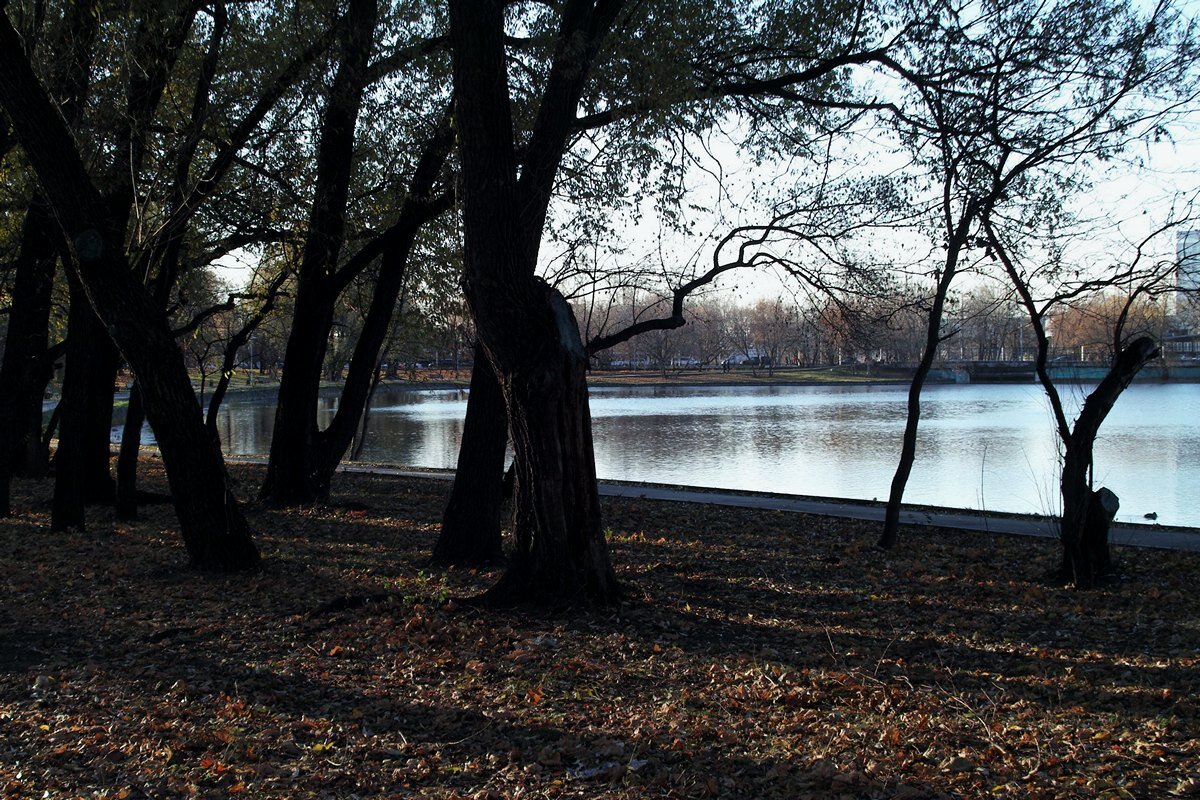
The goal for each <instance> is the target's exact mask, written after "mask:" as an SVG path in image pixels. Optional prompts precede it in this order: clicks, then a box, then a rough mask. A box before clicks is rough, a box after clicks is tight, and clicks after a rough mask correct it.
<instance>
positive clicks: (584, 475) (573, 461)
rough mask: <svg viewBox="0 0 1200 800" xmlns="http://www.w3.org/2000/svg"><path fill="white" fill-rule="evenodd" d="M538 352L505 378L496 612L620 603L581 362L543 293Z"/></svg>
mask: <svg viewBox="0 0 1200 800" xmlns="http://www.w3.org/2000/svg"><path fill="white" fill-rule="evenodd" d="M544 291H545V306H544V308H543V309H541V310H540V311H541V313H540V314H539V316H541V317H542V320H541V323H542V325H543V326H544V329H543V336H542V337H539V341H540V343H541V346H540V347H538V348H537V354H536V356H535V357H534V358H532V359H530V361H529V362H528V364H527V368H528V370H529V371H528V372H524V371H522V372H520V373H515V374H510V375H508V376H507V377H505V378H503V379H502V380H503V381H504V382H503V384H502V388H503V390H504V395H505V399H506V405H507V407H508V417H509V422H510V424H511V427H512V438H513V450H514V451H515V452H514V462H513V463H514V464H515V465H516V470H517V475H516V487H515V489H516V491H515V497H514V506H515V515H514V526H513V551H512V558H511V559H510V562H509V567H508V569H507V571H506V572H505V573H504V575H503V577H501V579H500V581H499V582H498V583H497V584H496V585H495V586H493V587H492V588H491V589H490V590H488V592H487V593H486V594H485V595H484V597H483V598H482V599H483V602H484V603H486V604H489V605H495V606H509V605H514V604H519V603H535V604H538V605H560V604H561V605H577V604H583V603H592V604H600V605H603V604H610V603H614V602H616V601H618V600H619V599H620V596H621V591H620V587H619V586H618V584H617V579H616V575H615V573H614V572H613V569H612V565H611V563H610V562H609V558H608V549H607V546H606V544H605V541H604V532H603V530H602V529H601V516H600V495H599V490H598V487H597V484H596V463H595V457H594V454H593V446H592V425H591V411H590V409H589V407H588V391H587V355H586V353H585V351H584V347H583V342H582V341H581V340H580V338H579V331H578V328H577V327H576V323H575V319H574V316H573V315H572V313H571V308H570V306H569V305H568V304H567V301H566V300H565V299H564V298H563V296H562V295H561V294H559V293H558V291H556V290H555V289H553V288H551V287H549V286H545V287H544Z"/></svg>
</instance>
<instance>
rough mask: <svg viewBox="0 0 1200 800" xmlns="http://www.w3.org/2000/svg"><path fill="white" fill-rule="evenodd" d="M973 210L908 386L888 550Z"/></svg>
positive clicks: (949, 256) (887, 522) (886, 529)
mask: <svg viewBox="0 0 1200 800" xmlns="http://www.w3.org/2000/svg"><path fill="white" fill-rule="evenodd" d="M974 218H975V214H974V210H972V209H970V208H968V209H967V210H966V211H964V213H963V215H962V216H961V217H960V218H959V221H958V224H957V225H956V226H955V229H954V234H953V236H952V238H951V241H950V244H949V246H948V248H947V251H946V261H945V263H944V264H943V265H942V271H941V274H940V275H939V276H938V282H937V287H936V288H935V289H934V294H933V303H932V305H931V306H930V308H929V319H928V320H927V321H926V328H925V349H924V350H922V352H921V360H920V361H919V362H918V363H917V371H916V372H915V373H914V374H913V379H912V383H910V384H909V387H908V414H907V416H906V417H905V420H904V438H903V440H902V443H901V446H900V460H899V462H898V463H897V464H896V473H895V475H893V476H892V486H891V491H890V492H889V494H888V502H887V508H886V509H885V511H884V517H883V533H882V535H881V536H880V537H879V547H881V548H883V549H885V550H889V549H891V548H893V547H895V546H896V542H897V541H898V540H899V538H900V506H901V504H902V503H903V502H904V489H905V488H906V487H907V486H908V478H909V476H910V475H911V474H912V468H913V463H914V462H916V460H917V428H918V426H919V425H920V422H921V391H922V390H923V389H924V388H925V379H926V378H928V377H929V371H930V369H932V368H933V361H934V359H935V358H937V351H938V347H939V346H940V345H941V342H942V333H941V329H942V312H943V310H944V309H945V307H946V296H947V294H949V292H950V284H951V283H952V282H953V281H954V276H955V275H956V274H957V272H958V259H959V256H960V254H961V253H962V249H963V247H964V246H965V243H966V241H967V237H968V234H969V233H970V225H971V223H972V222H973V221H974Z"/></svg>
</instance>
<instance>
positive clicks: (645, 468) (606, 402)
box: [220, 384, 1200, 527]
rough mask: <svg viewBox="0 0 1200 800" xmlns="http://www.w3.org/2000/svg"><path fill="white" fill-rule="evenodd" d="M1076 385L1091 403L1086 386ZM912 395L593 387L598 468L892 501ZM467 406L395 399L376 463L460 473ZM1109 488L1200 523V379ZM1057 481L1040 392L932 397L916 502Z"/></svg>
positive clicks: (245, 421) (459, 400)
mask: <svg viewBox="0 0 1200 800" xmlns="http://www.w3.org/2000/svg"><path fill="white" fill-rule="evenodd" d="M1066 392H1067V393H1068V394H1067V397H1068V399H1069V400H1070V402H1072V403H1074V404H1075V407H1077V406H1078V404H1079V403H1080V402H1081V401H1082V395H1081V393H1080V390H1079V389H1078V387H1067V388H1066ZM905 396H906V395H905V387H902V386H866V387H864V386H852V387H839V386H779V387H752V388H744V387H703V388H673V387H646V388H628V389H627V388H622V389H604V388H602V389H594V390H593V391H592V401H591V402H592V416H593V419H594V434H595V440H596V461H597V469H598V471H599V474H600V477H602V478H616V479H621V480H634V481H650V482H656V483H674V484H683V485H692V486H710V487H720V488H728V489H750V490H758V491H768V492H782V493H786V494H803V495H816V496H827V497H847V498H860V499H866V500H870V499H876V498H877V499H880V500H883V499H885V498H886V497H887V492H888V486H889V485H890V483H891V478H892V472H893V471H894V469H895V462H896V456H897V453H898V452H899V449H900V436H901V433H902V430H903V425H904V408H905ZM325 402H326V403H327V404H328V405H327V406H326V408H325V409H324V411H323V413H324V414H325V415H326V416H328V414H330V413H331V412H332V410H333V406H332V399H329V400H327V401H325ZM465 409H466V396H465V394H463V393H461V392H458V391H426V392H412V391H404V392H401V391H384V390H381V391H380V394H379V395H378V396H377V398H376V401H375V407H374V410H373V412H372V417H371V433H370V435H369V437H368V441H367V445H366V447H365V449H364V452H363V458H364V459H365V460H368V461H375V462H388V463H396V464H404V465H410V466H422V467H453V466H454V463H455V459H456V458H457V454H458V441H459V437H460V435H461V433H462V418H463V414H464V412H465ZM273 416H274V406H273V404H272V403H271V402H270V401H263V400H259V401H257V402H255V401H253V400H250V399H248V398H245V397H243V398H239V397H237V396H236V395H235V396H234V397H233V398H231V399H229V400H227V401H226V406H225V409H224V410H223V412H222V419H221V426H220V427H221V436H222V439H223V441H225V442H226V447H227V450H228V452H230V453H235V454H242V455H245V454H264V453H266V452H267V451H268V449H269V446H270V434H271V424H272V421H273ZM1096 479H1097V484H1100V485H1105V486H1108V487H1109V488H1111V489H1112V490H1113V491H1114V492H1116V493H1117V495H1118V496H1119V497H1120V498H1121V512H1120V514H1119V515H1118V518H1119V519H1122V520H1126V521H1140V520H1141V519H1142V515H1143V514H1145V513H1148V512H1152V511H1153V512H1156V513H1157V514H1158V521H1159V522H1160V523H1162V524H1168V525H1189V526H1195V527H1200V504H1197V502H1196V495H1197V491H1198V490H1200V385H1196V384H1146V385H1136V386H1133V387H1130V388H1129V389H1128V390H1127V391H1126V393H1125V394H1124V395H1123V396H1122V397H1121V400H1120V402H1119V403H1118V404H1117V407H1116V408H1115V409H1114V410H1113V412H1112V414H1111V415H1110V416H1109V418H1108V420H1107V421H1106V422H1105V424H1104V428H1103V429H1102V435H1101V440H1100V443H1099V446H1098V448H1097V456H1096ZM1056 480H1057V450H1056V447H1055V438H1054V434H1053V429H1052V427H1051V420H1050V413H1049V410H1048V407H1047V405H1046V402H1045V398H1044V396H1043V395H1042V393H1041V390H1040V389H1039V388H1038V387H1037V386H1035V385H1032V384H1028V385H1027V384H1021V385H966V386H934V387H930V388H929V389H927V391H926V395H925V400H924V403H923V413H922V422H921V433H920V441H919V444H918V452H917V463H916V466H915V468H914V470H913V475H912V478H911V480H910V481H909V487H908V492H907V494H906V496H905V500H906V501H907V502H912V503H921V504H930V505H939V506H951V507H963V508H986V509H991V510H999V511H1016V512H1023V513H1047V512H1054V511H1056V510H1057V508H1058V501H1057V494H1056V489H1055V486H1056Z"/></svg>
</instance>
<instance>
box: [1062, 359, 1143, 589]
mask: <svg viewBox="0 0 1200 800" xmlns="http://www.w3.org/2000/svg"><path fill="white" fill-rule="evenodd" d="M1158 355H1159V348H1158V345H1156V344H1155V343H1154V340H1153V339H1151V338H1150V337H1148V336H1142V337H1139V338H1138V339H1135V340H1134V341H1133V342H1131V343H1130V344H1129V345H1127V346H1126V347H1125V348H1123V349H1122V350H1121V351H1120V352H1119V353H1118V354H1117V356H1116V358H1115V359H1113V363H1112V366H1111V367H1109V370H1108V374H1107V375H1105V376H1104V379H1103V380H1101V381H1100V383H1099V385H1098V386H1096V388H1095V389H1093V390H1092V392H1091V394H1089V395H1088V396H1087V399H1086V400H1084V402H1083V408H1082V409H1081V410H1080V412H1079V416H1078V418H1076V420H1075V424H1074V425H1073V426H1072V428H1071V435H1070V436H1069V437H1068V438H1067V440H1066V441H1065V442H1064V451H1063V472H1062V480H1061V483H1060V488H1061V490H1062V500H1063V515H1062V521H1061V525H1060V529H1059V538H1060V541H1061V542H1062V547H1063V561H1062V566H1061V568H1060V573H1061V577H1062V578H1063V579H1064V580H1070V581H1072V582H1073V583H1074V584H1075V587H1076V588H1078V589H1090V588H1092V587H1094V586H1095V585H1096V584H1097V582H1098V581H1100V580H1101V579H1102V578H1103V577H1104V576H1105V575H1106V574H1107V572H1108V571H1109V569H1110V565H1111V562H1110V557H1109V552H1108V536H1107V532H1108V526H1109V523H1111V521H1112V517H1113V515H1115V514H1116V511H1117V508H1116V505H1117V503H1116V502H1115V501H1116V495H1114V494H1113V493H1112V492H1109V491H1108V490H1106V489H1101V490H1098V491H1095V492H1093V491H1092V488H1091V481H1090V473H1091V469H1092V458H1093V451H1094V448H1095V444H1096V437H1097V435H1099V433H1100V426H1101V425H1102V424H1103V423H1104V420H1105V418H1106V417H1107V416H1108V413H1109V412H1110V411H1112V407H1113V405H1114V404H1115V403H1116V402H1117V398H1119V397H1120V396H1121V393H1122V392H1124V391H1125V389H1126V388H1127V387H1128V386H1129V384H1130V383H1131V382H1132V381H1133V379H1134V377H1136V376H1137V374H1138V372H1140V371H1141V369H1142V367H1144V366H1145V365H1146V364H1147V363H1149V362H1150V361H1152V360H1153V359H1155V358H1157V357H1158ZM1109 507H1112V511H1111V513H1109V510H1108V509H1109ZM1097 515H1099V516H1097Z"/></svg>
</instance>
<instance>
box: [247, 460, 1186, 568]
mask: <svg viewBox="0 0 1200 800" xmlns="http://www.w3.org/2000/svg"><path fill="white" fill-rule="evenodd" d="M231 460H236V461H249V462H254V463H265V462H266V460H265V459H254V458H239V459H231ZM340 469H341V470H342V471H345V472H365V473H371V474H376V475H398V476H403V477H409V478H428V479H433V480H450V479H452V478H453V477H454V473H453V472H450V471H448V470H415V469H404V468H401V467H384V466H368V465H358V464H343V465H342V466H341V467H340ZM600 494H601V495H604V496H606V497H632V498H644V499H646V500H665V501H668V502H683V503H708V504H710V505H719V506H734V507H737V508H758V509H764V510H770V511H791V512H795V513H799V514H815V515H818V516H826V517H842V518H845V519H861V520H870V521H877V522H882V521H883V512H884V506H883V504H882V503H866V502H859V501H855V500H836V499H831V498H821V497H798V496H795V495H778V494H756V493H753V492H724V491H720V490H709V489H695V488H692V489H685V488H680V487H674V486H660V485H654V484H646V483H619V482H615V481H601V483H600ZM900 521H901V522H902V523H903V524H906V525H930V526H933V527H935V528H954V529H957V530H966V531H979V532H985V533H1002V534H1010V535H1015V536H1038V537H1042V538H1051V539H1053V538H1057V537H1058V532H1057V530H1056V525H1055V523H1054V521H1053V520H1049V519H1046V518H1041V517H1026V516H1018V515H1010V514H984V513H981V512H978V511H967V510H960V509H952V508H912V507H910V508H906V509H904V510H902V511H901V512H900ZM1110 538H1111V541H1112V542H1113V544H1123V545H1132V546H1134V547H1156V548H1161V549H1166V550H1188V551H1192V552H1200V531H1198V530H1192V529H1187V528H1183V529H1179V528H1159V527H1156V526H1153V525H1121V524H1117V525H1113V528H1112V532H1111V534H1110Z"/></svg>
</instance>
